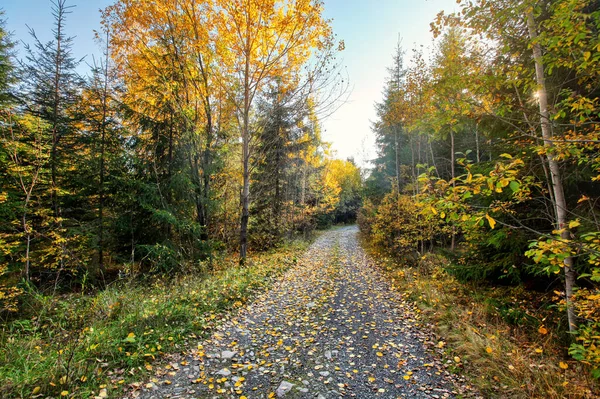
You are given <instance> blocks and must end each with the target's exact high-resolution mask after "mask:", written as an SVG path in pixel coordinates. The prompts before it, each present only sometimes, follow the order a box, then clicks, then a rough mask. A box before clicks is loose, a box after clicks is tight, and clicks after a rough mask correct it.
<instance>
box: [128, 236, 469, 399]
mask: <svg viewBox="0 0 600 399" xmlns="http://www.w3.org/2000/svg"><path fill="white" fill-rule="evenodd" d="M416 315H417V312H415V311H414V308H413V307H412V305H411V304H410V303H408V302H406V301H404V300H403V299H402V296H401V295H399V294H398V293H397V292H395V291H393V290H391V287H390V284H389V282H388V281H387V280H386V279H385V277H384V276H383V275H381V273H380V272H379V271H378V270H376V269H375V268H374V267H373V266H372V265H371V264H370V263H369V261H368V259H367V257H366V255H365V253H364V252H363V250H362V249H361V248H360V245H359V244H358V242H357V229H356V227H346V228H341V229H335V230H331V231H328V232H326V233H325V234H323V235H322V236H321V237H320V238H319V239H318V240H317V241H316V242H315V243H314V244H313V245H312V246H311V248H310V249H309V250H308V251H307V253H306V254H305V256H304V257H303V259H302V260H301V261H300V262H299V263H298V266H297V267H295V268H293V269H292V270H290V271H289V272H288V273H287V274H286V275H285V276H284V277H283V278H282V279H281V280H280V281H279V282H277V283H276V284H275V286H274V287H273V288H272V289H271V290H270V291H269V292H268V293H266V294H264V295H263V296H262V297H260V298H258V299H257V300H256V301H255V302H254V303H253V304H252V305H250V306H248V307H247V308H246V309H245V310H243V311H242V312H240V313H239V314H238V315H237V316H236V317H235V318H233V319H231V320H229V321H227V322H225V323H224V324H223V325H221V327H219V328H218V329H217V331H216V332H215V333H214V334H213V335H212V336H211V337H210V339H208V340H206V341H203V342H201V343H200V344H199V345H198V349H196V350H194V351H193V353H191V354H190V355H188V356H187V357H181V358H174V359H173V362H171V363H170V364H169V365H167V366H166V367H165V368H163V369H162V371H161V372H160V373H159V375H157V376H156V378H154V379H153V382H149V383H148V384H144V386H143V388H142V389H140V390H137V391H134V392H132V393H131V396H132V397H138V398H144V399H159V398H161V399H162V398H173V399H175V398H182V399H183V398H186V399H191V398H244V397H245V398H248V399H253V398H273V397H285V398H319V399H323V398H340V397H356V398H453V397H456V396H457V395H458V394H459V393H460V394H461V396H463V397H464V395H465V392H463V388H461V387H462V386H463V381H462V380H461V379H460V378H459V377H457V376H455V375H451V374H449V373H448V372H447V369H448V368H450V367H451V364H450V363H444V362H442V361H441V360H440V359H439V358H437V357H436V355H435V353H434V350H433V349H432V348H434V347H435V346H436V344H437V340H435V339H433V338H434V337H433V335H432V333H431V332H429V331H423V329H422V327H420V326H418V324H419V320H418V317H417V316H416ZM428 348H429V349H428ZM466 395H467V396H470V395H469V393H468V392H467V393H466Z"/></svg>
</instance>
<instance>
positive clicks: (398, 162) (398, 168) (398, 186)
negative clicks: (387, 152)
mask: <svg viewBox="0 0 600 399" xmlns="http://www.w3.org/2000/svg"><path fill="white" fill-rule="evenodd" d="M394 150H395V153H396V187H397V188H398V192H400V160H399V159H400V154H399V153H398V152H399V148H398V127H397V126H394Z"/></svg>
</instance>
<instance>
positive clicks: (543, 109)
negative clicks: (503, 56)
mask: <svg viewBox="0 0 600 399" xmlns="http://www.w3.org/2000/svg"><path fill="white" fill-rule="evenodd" d="M527 27H528V29H529V38H530V39H531V42H532V45H533V60H534V62H535V76H536V81H537V84H538V101H539V106H540V126H541V130H542V139H543V140H544V146H545V147H546V148H548V151H546V154H547V155H546V156H547V158H548V168H549V169H550V178H551V180H552V191H553V192H554V206H555V208H556V228H557V229H558V230H562V233H561V235H560V236H561V238H562V239H563V240H570V239H571V237H570V236H571V232H570V231H569V229H568V223H567V222H568V220H567V219H568V218H567V201H566V199H565V192H564V188H563V184H562V179H561V173H560V166H559V164H558V162H557V160H556V158H555V157H554V155H553V153H552V148H553V147H554V144H553V142H552V130H551V126H550V112H549V111H548V92H547V89H546V78H545V75H544V64H543V60H542V48H541V46H540V44H539V42H538V41H537V28H536V23H535V19H534V17H533V13H532V12H531V11H530V12H528V13H527ZM573 265H574V262H573V258H572V257H568V258H566V259H565V260H564V269H565V293H566V301H567V319H568V322H569V331H570V332H574V331H575V330H576V328H577V325H576V317H575V310H574V309H573V288H574V287H575V279H576V275H575V270H574V269H573Z"/></svg>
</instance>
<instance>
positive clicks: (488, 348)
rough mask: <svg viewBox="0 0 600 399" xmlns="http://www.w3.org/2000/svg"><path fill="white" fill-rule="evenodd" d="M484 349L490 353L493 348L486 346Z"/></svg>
mask: <svg viewBox="0 0 600 399" xmlns="http://www.w3.org/2000/svg"><path fill="white" fill-rule="evenodd" d="M485 351H486V352H487V353H492V352H493V351H494V350H493V349H492V348H490V347H489V346H488V347H487V348H485Z"/></svg>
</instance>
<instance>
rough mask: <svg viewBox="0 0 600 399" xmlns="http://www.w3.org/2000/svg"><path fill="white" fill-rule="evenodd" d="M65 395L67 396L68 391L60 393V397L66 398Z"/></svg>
mask: <svg viewBox="0 0 600 399" xmlns="http://www.w3.org/2000/svg"><path fill="white" fill-rule="evenodd" d="M67 395H69V391H62V392H61V393H60V396H67Z"/></svg>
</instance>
